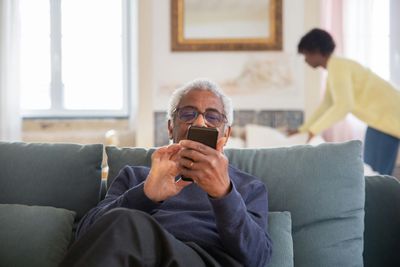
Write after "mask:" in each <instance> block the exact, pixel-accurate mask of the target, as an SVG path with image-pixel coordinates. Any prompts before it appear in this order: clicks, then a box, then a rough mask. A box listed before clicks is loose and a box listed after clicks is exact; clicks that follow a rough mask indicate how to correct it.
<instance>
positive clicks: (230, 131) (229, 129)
mask: <svg viewBox="0 0 400 267" xmlns="http://www.w3.org/2000/svg"><path fill="white" fill-rule="evenodd" d="M227 127H228V128H227V129H226V130H225V133H224V137H225V144H224V146H225V145H226V143H227V142H228V139H229V137H230V136H231V133H232V127H231V126H227Z"/></svg>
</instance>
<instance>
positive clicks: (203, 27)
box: [171, 0, 283, 51]
mask: <svg viewBox="0 0 400 267" xmlns="http://www.w3.org/2000/svg"><path fill="white" fill-rule="evenodd" d="M282 24H283V21H282V0H207V1H205V0H171V49H172V51H224V50H227V51H229V50H230V51H232V50H282V26H283V25H282Z"/></svg>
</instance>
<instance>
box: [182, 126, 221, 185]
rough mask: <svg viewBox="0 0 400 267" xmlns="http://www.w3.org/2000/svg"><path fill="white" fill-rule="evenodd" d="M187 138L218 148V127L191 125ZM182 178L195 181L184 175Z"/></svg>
mask: <svg viewBox="0 0 400 267" xmlns="http://www.w3.org/2000/svg"><path fill="white" fill-rule="evenodd" d="M187 139H188V140H192V141H196V142H199V143H202V144H204V145H207V146H209V147H211V148H214V149H216V148H217V141H218V129H217V128H207V127H198V126H192V125H191V126H190V127H189V129H188V133H187ZM182 180H184V181H193V180H192V179H191V178H189V177H184V176H182Z"/></svg>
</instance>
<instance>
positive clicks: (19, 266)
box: [0, 204, 75, 267]
mask: <svg viewBox="0 0 400 267" xmlns="http://www.w3.org/2000/svg"><path fill="white" fill-rule="evenodd" d="M74 218H75V212H73V211H69V210H65V209H59V208H53V207H45V206H25V205H17V204H0V240H1V242H0V266H14V267H26V266H30V267H36V266H37V267H56V266H58V264H59V263H60V262H61V260H62V259H63V257H64V255H65V253H66V251H67V248H68V245H69V243H70V240H71V237H72V225H73V222H74Z"/></svg>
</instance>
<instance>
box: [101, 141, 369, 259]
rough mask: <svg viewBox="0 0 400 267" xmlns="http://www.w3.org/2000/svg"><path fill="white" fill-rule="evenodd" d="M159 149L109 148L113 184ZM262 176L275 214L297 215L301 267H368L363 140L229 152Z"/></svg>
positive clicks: (244, 167)
mask: <svg viewBox="0 0 400 267" xmlns="http://www.w3.org/2000/svg"><path fill="white" fill-rule="evenodd" d="M153 151H154V149H149V150H147V149H143V148H116V147H107V148H106V152H107V156H108V165H109V174H110V176H109V179H108V182H109V184H110V183H111V182H112V180H113V179H114V178H115V176H116V174H117V173H118V172H119V170H120V169H121V168H122V167H123V166H125V165H147V166H149V165H150V164H151V154H152V153H153ZM225 154H226V155H227V157H228V158H229V161H230V163H231V164H232V165H234V166H236V167H238V168H239V169H241V170H243V171H246V172H248V173H251V174H253V175H255V176H257V177H259V178H260V179H261V180H262V181H264V182H265V184H266V185H267V188H268V191H269V205H270V206H269V209H270V210H271V211H289V212H290V213H291V214H292V234H293V241H294V262H295V265H296V266H307V267H310V266H311V267H312V266H362V265H363V259H362V251H363V231H364V200H365V199H364V197H365V191H364V189H365V185H364V177H363V164H362V160H361V142H359V141H351V142H347V143H341V144H333V143H326V144H322V145H320V146H318V147H312V146H295V147H290V148H275V149H226V150H225Z"/></svg>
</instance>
